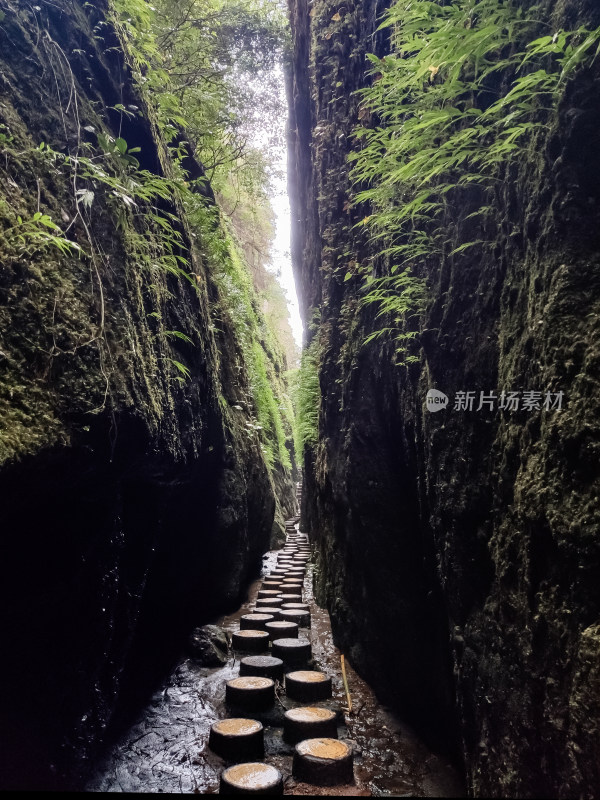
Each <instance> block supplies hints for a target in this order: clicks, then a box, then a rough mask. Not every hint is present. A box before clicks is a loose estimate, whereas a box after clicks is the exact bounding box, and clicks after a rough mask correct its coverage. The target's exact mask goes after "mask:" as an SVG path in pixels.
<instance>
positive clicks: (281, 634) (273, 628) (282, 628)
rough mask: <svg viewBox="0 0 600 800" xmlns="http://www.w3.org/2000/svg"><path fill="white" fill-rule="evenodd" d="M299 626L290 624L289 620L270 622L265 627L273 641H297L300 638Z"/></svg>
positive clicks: (293, 623) (294, 623)
mask: <svg viewBox="0 0 600 800" xmlns="http://www.w3.org/2000/svg"><path fill="white" fill-rule="evenodd" d="M298 627H299V626H298V624H297V623H296V622H290V621H289V620H274V621H272V622H268V623H267V624H266V626H265V630H266V632H267V633H268V634H269V638H270V639H271V641H273V640H274V639H286V638H287V639H297V638H298Z"/></svg>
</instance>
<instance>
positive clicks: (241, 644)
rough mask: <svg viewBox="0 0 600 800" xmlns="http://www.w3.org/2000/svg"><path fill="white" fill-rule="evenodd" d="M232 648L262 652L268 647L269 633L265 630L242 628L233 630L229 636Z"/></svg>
mask: <svg viewBox="0 0 600 800" xmlns="http://www.w3.org/2000/svg"><path fill="white" fill-rule="evenodd" d="M231 644H232V646H233V649H234V650H242V651H243V652H245V653H264V652H265V650H268V649H269V634H268V633H267V632H266V631H257V630H243V631H235V633H234V634H233V636H232V637H231Z"/></svg>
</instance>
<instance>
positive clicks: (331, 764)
mask: <svg viewBox="0 0 600 800" xmlns="http://www.w3.org/2000/svg"><path fill="white" fill-rule="evenodd" d="M292 774H293V776H294V778H296V780H298V781H304V782H305V783H312V784H313V785H316V786H336V785H338V784H341V783H353V782H354V769H353V754H352V748H351V747H350V746H349V745H347V744H346V743H345V742H340V741H339V740H338V739H333V738H318V739H305V740H304V741H302V742H299V743H298V744H297V745H296V748H295V751H294V762H293V765H292Z"/></svg>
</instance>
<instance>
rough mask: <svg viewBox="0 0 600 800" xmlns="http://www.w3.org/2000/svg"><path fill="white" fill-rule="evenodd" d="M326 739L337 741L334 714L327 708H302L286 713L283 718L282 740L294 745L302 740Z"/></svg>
mask: <svg viewBox="0 0 600 800" xmlns="http://www.w3.org/2000/svg"><path fill="white" fill-rule="evenodd" d="M318 737H328V738H331V739H337V724H336V713H335V711H330V710H329V709H328V708H316V707H314V706H304V707H303V708H292V709H290V711H286V712H285V715H284V718H283V739H284V741H286V742H288V744H296V743H297V742H301V741H302V740H303V739H316V738H318Z"/></svg>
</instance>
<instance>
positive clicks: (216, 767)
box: [86, 517, 466, 798]
mask: <svg viewBox="0 0 600 800" xmlns="http://www.w3.org/2000/svg"><path fill="white" fill-rule="evenodd" d="M298 521H299V520H298V518H297V517H296V518H295V519H294V520H290V521H289V523H288V524H286V533H287V537H288V539H287V542H286V550H288V551H289V552H286V553H285V556H284V558H285V557H287V558H290V557H291V564H292V565H291V566H285V567H284V566H282V567H281V568H276V562H277V556H278V555H280V556H282V555H284V554H283V552H282V551H279V553H269V554H268V555H266V556H265V557H264V560H263V564H264V568H263V577H262V580H261V581H255V582H253V583H252V586H251V587H250V592H249V596H248V599H247V600H246V601H245V602H243V604H242V605H241V607H240V608H239V609H237V610H236V611H234V612H232V613H231V614H227V615H225V616H224V617H223V618H222V620H220V621H219V623H218V624H219V625H220V626H221V627H222V628H223V630H224V632H225V633H226V634H227V636H228V637H230V638H233V642H232V644H233V648H232V649H230V654H229V658H228V659H227V662H226V663H225V664H223V665H222V666H220V667H209V666H205V665H203V664H200V663H198V661H197V660H196V657H195V654H194V653H193V652H192V653H191V654H190V655H188V656H187V657H184V658H182V659H181V661H180V662H179V663H178V664H177V666H176V667H175V668H174V670H173V672H172V674H171V675H170V676H169V678H168V680H167V681H165V684H164V685H162V686H161V687H160V688H157V689H156V691H155V692H154V693H153V695H152V698H151V699H150V701H149V703H148V704H147V705H146V707H145V708H144V709H143V711H142V712H141V713H140V716H139V718H138V719H137V720H136V721H135V722H134V723H133V724H132V726H131V727H130V728H129V729H128V730H127V731H126V732H124V734H123V736H119V738H118V740H117V741H115V742H114V743H113V744H111V745H110V748H109V749H108V751H107V754H106V757H103V758H102V760H101V761H100V762H99V763H98V764H97V765H96V766H95V768H94V773H93V775H92V776H91V778H90V780H89V781H88V783H87V787H86V791H89V792H130V793H136V794H137V793H146V794H158V793H163V792H164V793H180V792H183V793H185V794H190V793H191V794H214V793H216V792H218V791H219V784H220V787H221V788H220V790H221V793H222V794H277V795H281V794H283V793H284V792H285V794H291V795H298V796H305V797H307V796H311V795H317V796H323V795H335V796H338V797H344V796H357V795H358V796H367V795H368V796H374V797H381V796H393V797H403V796H404V797H449V798H450V797H456V798H462V797H465V796H466V789H465V786H464V783H463V781H462V780H461V778H460V776H459V775H458V774H457V773H456V771H455V770H453V768H452V767H451V766H450V765H449V764H447V762H446V761H445V760H443V759H441V758H440V757H439V756H437V755H435V754H434V753H432V752H431V751H430V750H429V748H427V746H426V745H425V743H424V742H422V741H421V740H420V739H418V737H416V736H415V735H414V734H413V733H412V732H411V731H410V730H409V729H408V728H406V727H405V726H404V723H403V722H402V720H400V719H398V718H397V717H396V716H395V715H394V714H393V713H392V712H390V710H389V709H386V708H385V707H384V706H381V704H380V703H378V701H377V698H376V697H375V695H374V693H373V691H372V689H371V688H370V687H369V686H368V685H367V684H366V683H365V682H364V681H363V680H362V679H361V678H359V676H358V675H356V673H354V671H353V670H352V669H351V667H350V672H349V675H348V677H349V680H350V687H351V690H352V700H353V703H354V706H355V711H354V713H348V712H347V708H346V706H347V696H346V694H345V691H344V688H343V685H342V676H341V669H340V653H339V651H338V650H337V648H335V647H334V645H333V642H332V632H331V624H330V620H329V615H328V613H327V611H326V610H325V609H322V608H319V606H318V605H317V604H316V603H315V602H314V600H313V592H312V587H311V581H312V572H313V569H312V564H311V563H310V562H309V563H308V564H307V565H304V564H303V565H302V566H298V565H297V564H296V562H295V560H294V556H295V555H301V554H302V555H308V556H310V547H309V545H308V542H307V537H306V536H305V535H304V534H301V533H299V532H298ZM275 572H277V573H278V574H277V576H275V575H274V573H275ZM292 575H293V576H294V577H298V576H299V577H300V578H302V579H303V584H302V585H303V587H304V590H305V594H304V596H294V595H292V596H291V599H290V598H286V599H284V598H283V597H281V596H279V595H278V594H275V595H274V596H273V597H272V598H269V597H264V598H260V599H258V600H256V601H255V600H254V599H255V597H256V592H257V590H258V589H259V588H260V589H266V586H261V585H260V584H261V583H264V584H266V583H277V584H278V587H277V588H279V589H280V590H281V592H282V593H284V590H283V588H282V584H283V583H284V580H286V579H289V578H291V577H292ZM305 576H306V581H304V578H305ZM285 594H287V590H286V591H285ZM290 609H296V610H298V611H308V612H311V616H310V628H307V627H302V626H300V627H299V630H298V637H297V638H294V637H292V636H289V635H288V634H286V635H285V636H283V637H281V639H276V638H274V639H273V640H271V634H270V632H269V630H267V629H260V628H259V627H258V625H257V626H256V627H251V628H248V629H246V628H245V627H244V624H245V623H243V624H242V622H241V617H250V618H251V619H250V622H249V623H248V624H250V625H254V624H255V622H253V621H252V618H253V615H254V614H264V615H268V616H271V617H272V618H273V620H274V621H278V622H285V620H284V619H283V618H282V617H281V612H282V611H287V610H290ZM267 624H268V625H271V624H272V623H265V628H266V625H267ZM292 624H296V625H297V623H292ZM251 640H254V641H253V642H251ZM302 641H305V642H306V643H307V646H308V648H309V649H308V652H307V653H305V655H304V658H303V660H302V661H301V662H300V663H298V664H295V663H290V662H289V660H288V658H287V656H288V655H289V650H288V652H286V653H285V656H286V658H285V660H284V658H279V657H277V656H276V655H275V654H276V652H278V651H277V648H278V647H279V648H282V642H283V650H286V649H287V648H286V647H285V644H286V643H289V642H292V643H296V644H297V643H299V642H302ZM240 645H242V646H240ZM253 645H254V647H255V649H256V651H257V652H252V647H253ZM292 647H293V644H292ZM311 648H312V650H311ZM249 650H250V652H249ZM347 668H348V667H347ZM239 678H242V679H244V678H263V679H267V682H266V683H265V684H264V692H265V696H264V698H262V699H260V702H258V701H257V705H258V708H257V707H255V705H254V692H255V691H258V694H260V689H261V686H262V684H258V685H256V684H254V683H251V684H243V683H242V684H241V686H240V685H239V684H235V683H234V685H233V689H231V688H230V689H229V690H228V691H227V686H226V685H227V684H228V683H230V682H231V681H235V680H236V679H239ZM332 678H333V681H332ZM332 683H333V687H332ZM332 688H333V692H332ZM236 689H237V695H236ZM226 695H228V696H226ZM240 697H241V698H242V699H241V701H240ZM246 700H248V702H246ZM230 701H231V702H230ZM253 706H254V707H253ZM311 709H312V713H311ZM315 710H316V714H315V713H314V712H315ZM292 711H294V712H295V713H292V714H290V713H289V712H292ZM323 712H324V713H323ZM329 712H333V713H334V715H335V724H336V727H335V728H334V727H333V726H332V727H331V728H326V729H325V730H323V729H321V730H320V731H319V732H318V733H317V731H316V730H315V729H314V728H312V726H311V720H315V719H317V721H318V718H319V717H320V716H321V715H323V719H325V720H326V719H327V718H328V717H330V713H329ZM286 713H287V714H288V716H287V726H286ZM298 725H299V726H300V729H301V730H300V732H299V733H298V732H296V730H292V728H294V727H296V728H297V726H298ZM302 725H306V728H305V729H304V730H302ZM284 728H285V730H286V737H285V739H284ZM288 729H289V735H288ZM398 734H401V735H398ZM298 736H303V737H305V738H301V739H300V741H296V740H297V737H298ZM286 739H287V741H286ZM284 784H285V785H284Z"/></svg>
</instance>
